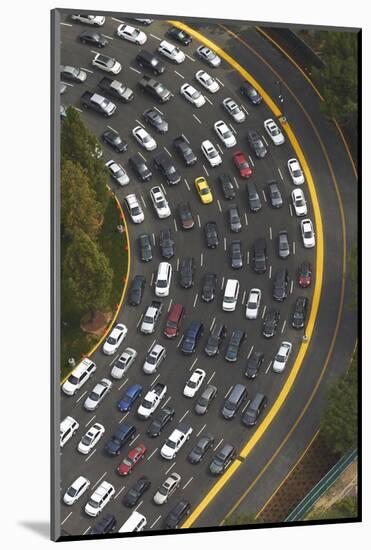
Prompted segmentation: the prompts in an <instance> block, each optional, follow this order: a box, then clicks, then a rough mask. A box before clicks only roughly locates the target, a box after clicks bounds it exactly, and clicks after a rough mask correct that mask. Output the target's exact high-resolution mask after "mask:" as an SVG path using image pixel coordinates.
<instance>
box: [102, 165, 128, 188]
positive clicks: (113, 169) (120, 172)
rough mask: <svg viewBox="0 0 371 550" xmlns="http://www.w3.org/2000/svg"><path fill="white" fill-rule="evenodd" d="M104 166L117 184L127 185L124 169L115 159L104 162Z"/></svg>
mask: <svg viewBox="0 0 371 550" xmlns="http://www.w3.org/2000/svg"><path fill="white" fill-rule="evenodd" d="M106 166H107V168H108V170H109V171H110V173H111V176H112V177H113V179H114V180H115V181H117V183H118V184H119V185H127V184H128V183H129V182H130V179H129V176H128V174H127V172H126V170H125V169H124V168H123V167H122V166H121V164H119V163H118V162H116V161H115V160H109V161H108V162H106Z"/></svg>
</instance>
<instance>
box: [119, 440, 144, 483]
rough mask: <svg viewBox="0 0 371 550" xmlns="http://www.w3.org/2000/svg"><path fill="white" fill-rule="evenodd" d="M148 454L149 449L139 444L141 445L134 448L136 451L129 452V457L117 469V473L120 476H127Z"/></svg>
mask: <svg viewBox="0 0 371 550" xmlns="http://www.w3.org/2000/svg"><path fill="white" fill-rule="evenodd" d="M146 452H147V448H146V447H145V446H144V445H143V443H139V445H137V446H136V447H134V449H132V450H131V451H130V452H129V454H128V456H127V457H126V458H124V460H123V461H122V462H121V464H120V465H119V467H118V468H117V473H119V474H120V476H127V475H128V474H130V473H131V471H132V470H133V468H134V466H135V465H136V464H137V463H138V462H139V461H140V460H142V459H143V458H144V455H145V454H146Z"/></svg>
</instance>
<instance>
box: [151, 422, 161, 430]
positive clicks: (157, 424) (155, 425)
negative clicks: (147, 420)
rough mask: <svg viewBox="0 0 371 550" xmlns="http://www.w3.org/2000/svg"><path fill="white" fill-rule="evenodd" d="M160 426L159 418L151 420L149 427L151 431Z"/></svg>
mask: <svg viewBox="0 0 371 550" xmlns="http://www.w3.org/2000/svg"><path fill="white" fill-rule="evenodd" d="M160 428H161V422H160V421H159V420H153V421H152V424H151V429H152V430H153V431H155V430H159V429H160Z"/></svg>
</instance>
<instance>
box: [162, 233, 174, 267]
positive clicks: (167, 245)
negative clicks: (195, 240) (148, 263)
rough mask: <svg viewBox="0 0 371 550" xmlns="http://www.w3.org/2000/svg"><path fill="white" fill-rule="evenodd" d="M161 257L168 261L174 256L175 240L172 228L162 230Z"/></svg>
mask: <svg viewBox="0 0 371 550" xmlns="http://www.w3.org/2000/svg"><path fill="white" fill-rule="evenodd" d="M159 244H160V249H161V256H162V257H163V258H164V259H165V260H168V259H169V258H172V257H173V256H174V239H173V234H172V231H171V229H170V228H166V229H161V231H160V239H159Z"/></svg>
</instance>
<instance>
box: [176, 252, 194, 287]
mask: <svg viewBox="0 0 371 550" xmlns="http://www.w3.org/2000/svg"><path fill="white" fill-rule="evenodd" d="M194 270H195V268H194V259H193V258H191V257H187V258H183V259H182V260H181V262H180V266H179V283H180V286H181V287H183V288H191V287H192V286H193V276H194Z"/></svg>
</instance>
